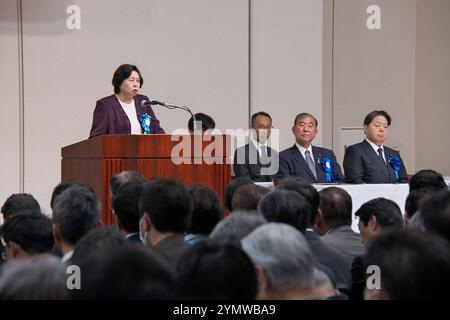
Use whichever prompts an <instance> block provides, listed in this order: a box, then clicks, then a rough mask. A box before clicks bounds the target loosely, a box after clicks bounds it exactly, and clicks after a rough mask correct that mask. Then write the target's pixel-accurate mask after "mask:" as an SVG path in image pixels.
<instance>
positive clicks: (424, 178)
mask: <svg viewBox="0 0 450 320" xmlns="http://www.w3.org/2000/svg"><path fill="white" fill-rule="evenodd" d="M421 188H427V189H434V190H443V189H448V185H447V184H446V183H445V180H444V177H443V176H442V174H440V173H438V172H436V171H434V170H420V171H419V172H417V173H416V174H415V175H413V176H412V177H411V179H410V180H409V191H410V192H411V191H413V190H417V189H421Z"/></svg>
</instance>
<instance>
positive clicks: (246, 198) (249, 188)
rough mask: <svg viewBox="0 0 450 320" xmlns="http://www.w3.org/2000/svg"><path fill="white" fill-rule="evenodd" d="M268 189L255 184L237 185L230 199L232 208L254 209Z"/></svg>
mask: <svg viewBox="0 0 450 320" xmlns="http://www.w3.org/2000/svg"><path fill="white" fill-rule="evenodd" d="M269 191H270V190H269V189H267V188H264V187H262V186H258V185H256V184H247V185H244V186H241V187H239V188H238V189H237V190H236V192H235V193H234V195H233V200H232V201H231V203H232V207H233V210H244V211H245V210H246V211H251V210H256V209H257V208H258V203H259V201H260V200H261V199H262V198H263V197H264V195H266V194H267V193H269Z"/></svg>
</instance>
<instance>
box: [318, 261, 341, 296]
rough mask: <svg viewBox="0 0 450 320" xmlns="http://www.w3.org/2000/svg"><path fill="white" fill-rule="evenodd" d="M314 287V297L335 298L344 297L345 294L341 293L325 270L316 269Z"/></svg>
mask: <svg viewBox="0 0 450 320" xmlns="http://www.w3.org/2000/svg"><path fill="white" fill-rule="evenodd" d="M314 280H315V281H314V289H313V294H312V296H313V298H315V299H333V298H334V297H337V296H339V297H340V298H341V299H343V296H342V295H340V292H339V290H338V289H336V288H335V287H334V285H333V283H332V282H331V280H330V278H329V277H328V276H327V275H326V274H325V272H323V271H321V270H320V269H317V268H315V269H314Z"/></svg>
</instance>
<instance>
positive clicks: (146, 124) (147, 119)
mask: <svg viewBox="0 0 450 320" xmlns="http://www.w3.org/2000/svg"><path fill="white" fill-rule="evenodd" d="M151 121H152V117H151V116H150V115H149V114H148V113H144V114H143V115H142V117H141V126H142V129H143V130H144V134H150V130H151V127H150V124H151Z"/></svg>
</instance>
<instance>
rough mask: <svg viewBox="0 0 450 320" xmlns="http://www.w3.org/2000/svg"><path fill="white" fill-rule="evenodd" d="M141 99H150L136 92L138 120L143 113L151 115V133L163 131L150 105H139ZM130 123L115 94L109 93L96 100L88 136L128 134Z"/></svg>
mask: <svg viewBox="0 0 450 320" xmlns="http://www.w3.org/2000/svg"><path fill="white" fill-rule="evenodd" d="M143 100H146V101H150V99H149V98H148V97H147V96H144V95H141V94H137V95H136V96H135V97H134V103H135V106H136V113H137V116H138V120H139V122H140V119H141V117H142V115H143V114H144V113H147V114H148V115H150V116H151V117H152V119H151V129H150V130H151V133H164V129H163V128H161V127H160V126H159V120H158V119H157V118H156V116H155V113H154V112H153V109H152V107H150V106H145V107H143V106H141V102H142V101H143ZM130 133H131V123H130V120H129V119H128V116H127V114H126V113H125V111H124V110H123V108H122V106H121V105H120V103H119V100H118V99H117V98H116V96H115V95H111V96H108V97H105V98H103V99H100V100H98V101H97V105H96V106H95V110H94V118H93V120H92V128H91V133H90V135H89V138H93V137H95V136H99V135H102V134H130Z"/></svg>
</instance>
